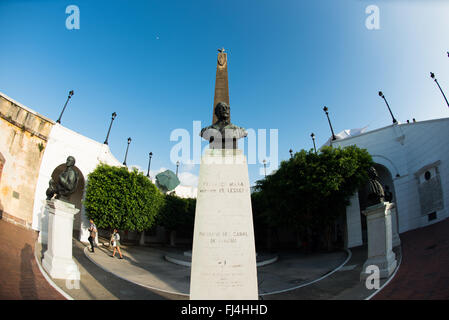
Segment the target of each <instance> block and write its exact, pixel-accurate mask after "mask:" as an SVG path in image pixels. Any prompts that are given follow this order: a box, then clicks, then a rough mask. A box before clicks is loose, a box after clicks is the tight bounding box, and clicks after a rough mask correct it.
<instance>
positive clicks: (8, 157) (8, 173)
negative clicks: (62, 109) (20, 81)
mask: <svg viewBox="0 0 449 320" xmlns="http://www.w3.org/2000/svg"><path fill="white" fill-rule="evenodd" d="M52 126H53V122H52V121H51V120H49V119H46V118H45V117H43V116H41V115H39V114H37V113H35V112H34V111H32V110H29V109H27V108H26V107H23V106H21V105H19V104H18V103H16V102H14V101H13V100H12V99H9V98H7V97H6V96H4V95H0V161H2V162H4V163H3V170H2V174H1V176H0V212H1V213H0V214H1V215H2V218H3V219H6V220H12V221H15V222H17V223H19V224H22V225H25V226H27V227H31V224H32V220H33V202H34V193H35V188H36V183H37V179H38V175H39V168H40V165H41V160H42V156H43V154H44V150H45V147H46V145H47V139H48V136H49V134H50V131H51V128H52Z"/></svg>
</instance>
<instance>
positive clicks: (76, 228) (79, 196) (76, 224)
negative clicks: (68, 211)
mask: <svg viewBox="0 0 449 320" xmlns="http://www.w3.org/2000/svg"><path fill="white" fill-rule="evenodd" d="M65 168H66V164H65V163H64V164H60V165H59V166H57V167H56V169H55V170H53V173H52V174H51V178H52V179H53V180H56V179H57V178H58V176H59V175H60V174H61V173H62V172H63V171H64V170H65ZM73 168H74V169H75V171H76V172H77V173H78V176H79V179H78V185H77V186H76V190H75V192H74V193H72V194H71V195H70V197H69V202H70V203H72V204H74V205H75V208H77V209H79V210H80V211H79V212H78V213H77V214H76V215H75V220H74V221H73V236H74V237H75V238H79V233H80V228H81V207H82V200H83V192H84V186H85V179H84V175H83V174H82V172H81V170H80V169H79V168H78V167H77V166H74V167H73Z"/></svg>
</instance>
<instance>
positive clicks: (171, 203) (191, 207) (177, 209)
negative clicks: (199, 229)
mask: <svg viewBox="0 0 449 320" xmlns="http://www.w3.org/2000/svg"><path fill="white" fill-rule="evenodd" d="M195 206H196V199H185V198H180V197H178V196H177V195H175V194H167V195H166V196H165V203H164V206H163V207H162V209H161V210H160V214H159V215H158V217H157V224H158V225H161V226H163V227H165V228H166V229H168V230H171V231H188V230H191V231H192V232H193V224H194V220H195Z"/></svg>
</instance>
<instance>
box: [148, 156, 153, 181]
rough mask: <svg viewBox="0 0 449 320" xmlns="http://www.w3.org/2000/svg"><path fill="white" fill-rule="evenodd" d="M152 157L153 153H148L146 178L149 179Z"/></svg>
mask: <svg viewBox="0 0 449 320" xmlns="http://www.w3.org/2000/svg"><path fill="white" fill-rule="evenodd" d="M152 157H153V152H150V160H149V161H148V172H147V177H148V178H149V177H150V166H151V158H152Z"/></svg>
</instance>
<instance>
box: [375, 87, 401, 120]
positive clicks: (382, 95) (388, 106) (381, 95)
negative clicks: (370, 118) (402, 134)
mask: <svg viewBox="0 0 449 320" xmlns="http://www.w3.org/2000/svg"><path fill="white" fill-rule="evenodd" d="M379 97H381V98H383V99H384V101H385V103H386V104H387V108H388V111H390V115H391V118H392V119H393V123H397V120H396V119H395V118H394V116H393V113H392V112H391V109H390V105H389V104H388V102H387V99H385V96H384V94H383V93H382V91H379Z"/></svg>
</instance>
